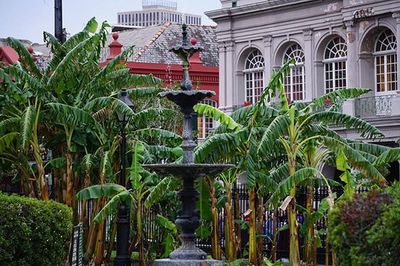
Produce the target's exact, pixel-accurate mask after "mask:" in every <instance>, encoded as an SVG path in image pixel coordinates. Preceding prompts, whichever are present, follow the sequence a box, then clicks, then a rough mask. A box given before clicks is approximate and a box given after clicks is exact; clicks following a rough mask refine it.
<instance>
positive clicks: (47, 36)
mask: <svg viewBox="0 0 400 266" xmlns="http://www.w3.org/2000/svg"><path fill="white" fill-rule="evenodd" d="M43 40H44V42H45V43H46V46H47V47H49V46H50V49H51V52H52V53H53V55H54V54H55V53H57V52H58V51H59V50H61V43H60V42H59V41H58V39H57V38H56V37H54V35H53V34H51V33H48V32H46V31H44V32H43Z"/></svg>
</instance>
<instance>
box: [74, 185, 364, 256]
mask: <svg viewBox="0 0 400 266" xmlns="http://www.w3.org/2000/svg"><path fill="white" fill-rule="evenodd" d="M332 190H333V192H334V193H336V195H337V196H340V195H341V194H342V193H343V191H342V189H341V188H332ZM364 191H367V189H366V188H363V187H361V188H359V189H357V192H358V193H361V192H364ZM313 194H314V199H313V208H314V210H315V211H316V210H318V208H319V205H320V203H321V201H322V200H323V199H324V198H326V197H327V196H328V189H327V187H325V186H322V187H318V188H315V189H314V193H313ZM235 198H236V204H235ZM231 200H232V206H233V207H234V213H235V217H236V218H238V219H239V220H243V214H244V213H245V212H246V211H247V210H248V209H249V192H248V190H247V188H246V186H245V185H237V186H235V188H234V189H233V191H232V199H231ZM267 200H268V196H266V197H265V198H264V202H267ZM305 201H306V190H305V189H301V188H300V189H298V191H297V196H296V202H297V204H299V205H301V206H305V203H306V202H305ZM86 204H87V205H86V208H82V207H83V206H82V205H81V203H80V204H78V212H79V216H80V217H85V219H87V220H86V224H88V223H90V222H91V220H92V219H93V217H94V216H93V215H95V213H94V211H93V206H94V205H93V201H92V200H89V201H86ZM83 210H85V213H86V215H84V216H82V211H83ZM169 211H170V210H166V209H163V208H161V207H160V206H156V207H153V208H152V209H151V210H148V209H142V217H143V219H142V222H143V230H144V236H145V242H146V246H150V245H153V246H154V244H155V243H161V242H162V228H160V226H159V225H158V224H157V223H156V217H157V214H161V215H164V216H170V214H169V213H168V212H169ZM274 213H276V214H277V219H276V220H277V229H278V237H277V243H276V244H277V257H278V258H288V256H289V232H288V230H287V224H288V219H287V212H286V210H281V209H279V208H278V209H277V210H276V212H275V210H271V209H265V210H264V212H263V215H262V217H263V218H262V219H263V221H262V225H263V226H262V237H263V243H264V250H263V252H264V256H266V257H270V256H271V249H272V238H273V231H274V230H273V229H274V228H273V224H274V223H273V218H274ZM131 215H134V214H131ZM111 220H112V217H110V218H109V219H107V223H106V225H107V226H106V238H105V239H106V241H109V240H110V231H111V226H112V223H111ZM297 221H298V223H299V224H302V223H303V222H304V216H303V214H302V213H301V212H300V211H299V212H298V214H297ZM82 222H84V223H85V221H82ZM218 223H219V225H218V235H219V240H220V246H221V248H222V249H224V242H225V236H224V210H223V208H221V209H220V210H219V214H218ZM209 225H210V227H211V222H210V223H209ZM315 228H316V230H317V231H319V232H321V233H320V235H319V237H320V240H321V244H322V245H321V247H320V248H318V250H317V256H318V261H319V263H323V262H324V258H325V238H326V234H325V230H320V229H326V228H327V219H326V217H323V218H321V219H320V220H318V221H317V222H316V223H315ZM84 229H85V230H86V229H87V228H84ZM238 234H240V235H241V240H242V247H243V248H244V247H245V245H246V243H247V239H248V234H247V230H246V229H243V230H241V232H238ZM303 238H304V237H303V236H301V234H300V245H303V244H304V241H303ZM196 245H197V246H198V247H199V248H201V249H203V250H204V251H206V252H207V253H209V254H210V253H211V239H210V238H205V239H197V240H196Z"/></svg>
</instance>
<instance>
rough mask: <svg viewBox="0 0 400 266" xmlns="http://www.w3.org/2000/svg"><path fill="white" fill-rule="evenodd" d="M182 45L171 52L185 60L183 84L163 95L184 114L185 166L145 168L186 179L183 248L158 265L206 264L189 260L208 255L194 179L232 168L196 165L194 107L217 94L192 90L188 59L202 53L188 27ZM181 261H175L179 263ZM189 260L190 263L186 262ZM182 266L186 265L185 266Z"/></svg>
mask: <svg viewBox="0 0 400 266" xmlns="http://www.w3.org/2000/svg"><path fill="white" fill-rule="evenodd" d="M182 31H183V33H182V35H183V38H182V45H181V46H176V47H174V48H172V49H171V51H172V52H174V53H175V54H177V55H178V56H179V57H180V58H181V59H182V67H183V80H182V82H181V89H182V90H180V91H173V90H171V91H167V92H163V93H161V94H160V96H161V97H166V98H167V99H169V100H170V101H172V102H174V103H176V104H177V105H178V106H179V107H180V109H181V112H182V113H183V114H184V121H183V133H182V137H183V142H182V149H183V160H182V162H183V163H182V164H153V165H145V166H144V167H145V168H147V169H149V170H152V171H155V172H157V173H159V174H160V175H173V176H176V177H179V178H181V179H182V180H183V188H182V190H181V191H180V192H179V197H180V200H181V202H182V207H181V209H180V211H179V213H178V218H177V219H176V221H175V223H176V224H177V226H178V228H179V229H180V232H181V233H180V235H179V237H180V239H181V242H182V245H181V246H180V247H179V248H178V249H176V250H175V251H173V252H172V253H171V255H170V258H171V261H175V262H174V263H172V264H171V261H156V262H155V265H161V264H162V265H203V264H191V263H189V262H188V261H193V260H194V261H202V260H205V259H206V257H207V254H206V253H205V252H204V251H202V250H201V249H199V248H197V247H196V246H195V238H196V236H195V230H196V228H197V227H198V226H199V225H200V221H199V212H198V210H196V200H197V198H198V196H199V193H198V192H197V191H196V189H195V188H194V180H195V179H197V178H199V177H203V176H212V175H216V174H218V173H220V172H222V171H223V170H225V169H228V168H231V167H232V166H233V165H228V164H219V165H214V164H195V163H194V148H195V146H196V143H195V138H194V129H193V124H192V115H193V113H194V110H193V106H194V105H196V104H197V103H199V102H201V101H202V100H204V99H205V98H207V97H211V96H212V95H214V92H213V91H207V90H193V89H192V82H191V80H190V77H189V66H190V65H189V59H190V57H191V56H192V55H193V54H195V53H196V52H198V51H200V50H201V48H200V47H198V46H197V47H193V46H190V45H189V43H188V36H187V27H186V25H183V26H182ZM177 260H178V261H180V262H176V261H177ZM185 261H187V262H185ZM182 263H183V264H182Z"/></svg>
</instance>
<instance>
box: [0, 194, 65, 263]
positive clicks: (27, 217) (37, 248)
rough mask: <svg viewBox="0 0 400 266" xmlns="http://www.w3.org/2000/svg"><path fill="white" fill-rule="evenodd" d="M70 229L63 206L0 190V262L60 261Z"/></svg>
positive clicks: (63, 257)
mask: <svg viewBox="0 0 400 266" xmlns="http://www.w3.org/2000/svg"><path fill="white" fill-rule="evenodd" d="M71 232H72V212H71V209H70V208H68V207H67V206H65V205H63V204H60V203H57V202H54V201H40V200H36V199H32V198H27V197H20V196H16V195H5V194H1V193H0V265H11V266H12V265H18V266H24V265H40V266H47V265H52V266H54V265H63V259H65V257H66V254H67V251H68V241H69V239H70V236H71Z"/></svg>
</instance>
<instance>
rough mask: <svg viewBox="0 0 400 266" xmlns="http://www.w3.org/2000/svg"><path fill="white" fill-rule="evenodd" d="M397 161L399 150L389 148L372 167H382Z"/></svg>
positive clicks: (399, 154)
mask: <svg viewBox="0 0 400 266" xmlns="http://www.w3.org/2000/svg"><path fill="white" fill-rule="evenodd" d="M399 160H400V148H389V149H388V150H386V151H385V152H383V153H382V154H381V155H380V156H379V157H378V158H377V159H376V160H375V161H374V165H375V166H383V165H385V164H387V163H391V162H394V161H399Z"/></svg>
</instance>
